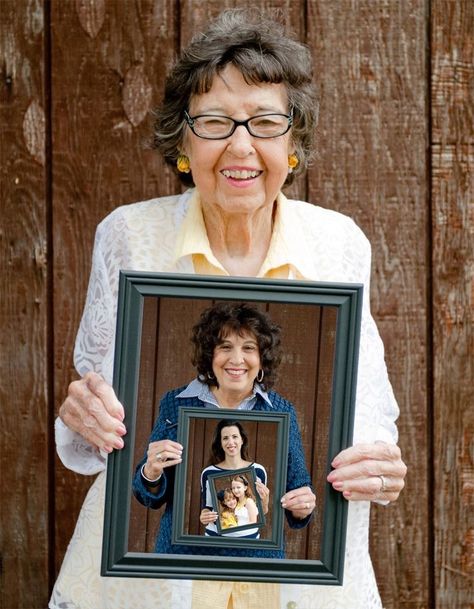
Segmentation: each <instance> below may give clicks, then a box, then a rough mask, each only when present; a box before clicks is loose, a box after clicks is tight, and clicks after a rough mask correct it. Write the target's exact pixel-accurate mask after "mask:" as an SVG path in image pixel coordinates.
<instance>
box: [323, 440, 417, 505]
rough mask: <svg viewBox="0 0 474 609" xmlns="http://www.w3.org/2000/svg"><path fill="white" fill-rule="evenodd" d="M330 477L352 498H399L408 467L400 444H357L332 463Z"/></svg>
mask: <svg viewBox="0 0 474 609" xmlns="http://www.w3.org/2000/svg"><path fill="white" fill-rule="evenodd" d="M332 466H333V467H334V469H333V471H332V472H331V473H330V474H329V475H328V477H327V480H328V482H330V483H331V484H332V486H333V488H334V489H335V490H336V491H341V492H342V494H343V495H344V497H345V498H346V499H348V500H351V501H372V500H385V501H395V500H396V499H398V496H399V494H400V491H401V490H402V488H403V487H404V486H405V482H404V478H405V475H406V473H407V466H406V465H405V463H404V462H403V461H402V458H401V452H400V449H399V448H398V446H397V445H396V444H387V443H385V442H375V443H374V444H356V445H354V446H351V447H350V448H346V449H345V450H343V451H341V452H340V453H339V454H338V455H337V457H335V459H334V460H333V462H332Z"/></svg>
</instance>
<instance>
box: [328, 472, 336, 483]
mask: <svg viewBox="0 0 474 609" xmlns="http://www.w3.org/2000/svg"><path fill="white" fill-rule="evenodd" d="M335 478H336V474H335V472H331V473H330V474H329V475H328V477H327V478H326V480H327V481H328V482H334V480H335Z"/></svg>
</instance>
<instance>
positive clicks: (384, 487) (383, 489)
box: [377, 474, 387, 493]
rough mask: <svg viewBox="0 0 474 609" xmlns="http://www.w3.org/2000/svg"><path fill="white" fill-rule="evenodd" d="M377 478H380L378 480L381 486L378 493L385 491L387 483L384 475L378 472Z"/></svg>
mask: <svg viewBox="0 0 474 609" xmlns="http://www.w3.org/2000/svg"><path fill="white" fill-rule="evenodd" d="M377 478H380V482H381V483H382V486H381V487H380V491H379V493H385V491H386V490H387V484H386V479H385V476H382V475H381V474H379V475H378V476H377Z"/></svg>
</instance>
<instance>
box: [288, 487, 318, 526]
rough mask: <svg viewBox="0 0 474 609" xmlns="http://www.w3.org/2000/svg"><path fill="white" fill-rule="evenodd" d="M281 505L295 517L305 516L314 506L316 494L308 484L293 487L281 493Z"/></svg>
mask: <svg viewBox="0 0 474 609" xmlns="http://www.w3.org/2000/svg"><path fill="white" fill-rule="evenodd" d="M281 506H282V507H283V508H285V510H289V511H290V512H291V513H292V514H293V516H294V517H295V518H300V519H302V518H306V517H307V516H309V515H310V514H311V513H312V512H313V510H314V508H315V507H316V495H315V494H314V493H313V491H312V490H311V489H310V488H309V486H302V487H300V488H295V489H293V490H292V491H288V492H287V493H286V494H285V495H283V497H282V498H281Z"/></svg>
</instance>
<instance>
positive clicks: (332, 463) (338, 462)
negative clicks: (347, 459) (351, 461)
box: [331, 457, 341, 467]
mask: <svg viewBox="0 0 474 609" xmlns="http://www.w3.org/2000/svg"><path fill="white" fill-rule="evenodd" d="M331 465H332V466H333V467H339V465H341V461H339V459H338V458H337V457H336V458H335V459H334V460H333V461H331Z"/></svg>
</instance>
